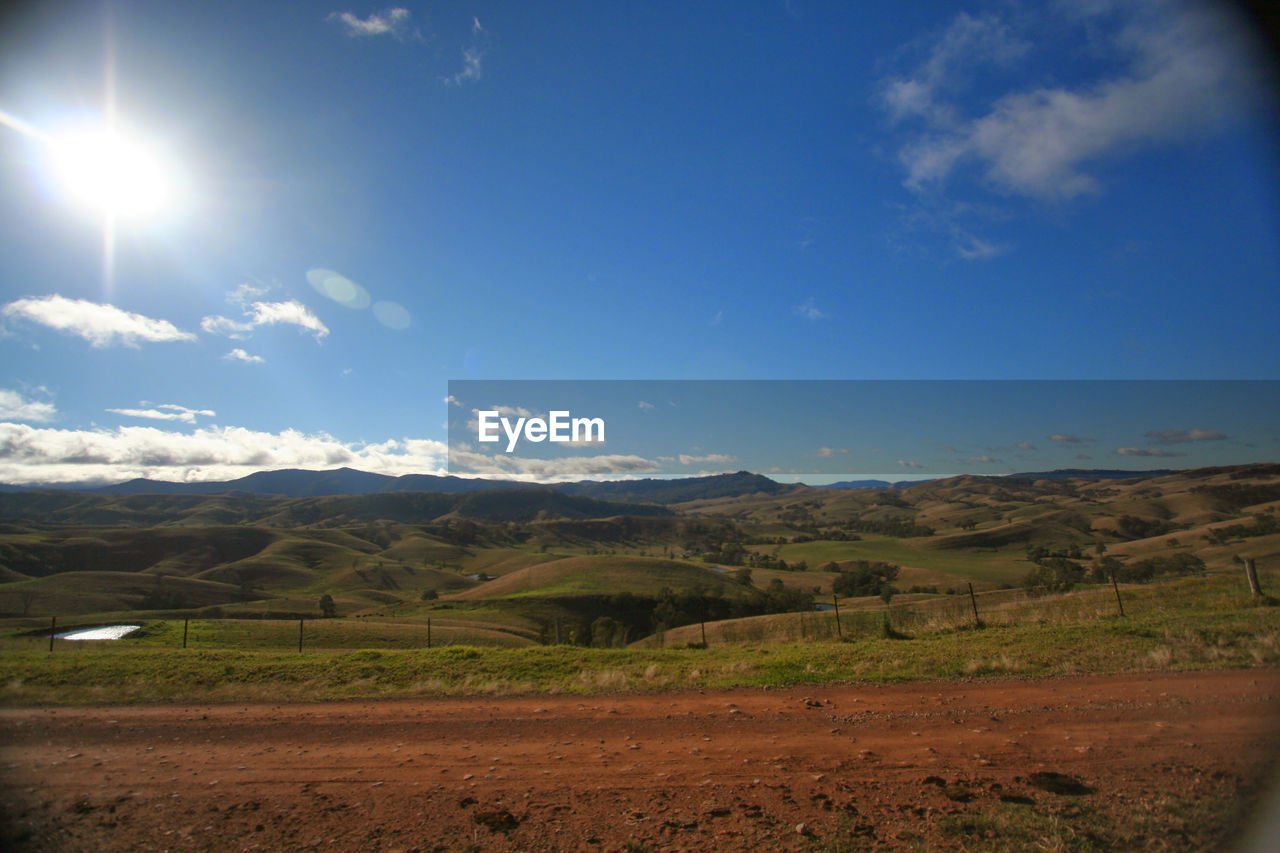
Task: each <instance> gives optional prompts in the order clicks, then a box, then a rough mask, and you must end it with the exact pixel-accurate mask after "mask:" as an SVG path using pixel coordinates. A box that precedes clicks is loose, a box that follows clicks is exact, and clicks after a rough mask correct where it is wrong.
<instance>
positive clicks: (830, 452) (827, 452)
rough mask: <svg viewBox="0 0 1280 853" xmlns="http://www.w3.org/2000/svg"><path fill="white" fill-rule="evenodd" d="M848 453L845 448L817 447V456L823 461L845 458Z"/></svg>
mask: <svg viewBox="0 0 1280 853" xmlns="http://www.w3.org/2000/svg"><path fill="white" fill-rule="evenodd" d="M848 453H849V450H848V448H845V447H839V448H836V447H819V448H818V455H819V456H821V457H822V458H823V459H831V458H832V457H834V456H846V455H848Z"/></svg>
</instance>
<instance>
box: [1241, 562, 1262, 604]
mask: <svg viewBox="0 0 1280 853" xmlns="http://www.w3.org/2000/svg"><path fill="white" fill-rule="evenodd" d="M1244 573H1245V576H1246V577H1247V578H1249V592H1251V593H1253V597H1254V598H1259V597H1261V595H1262V585H1261V584H1259V583H1258V567H1257V565H1255V564H1254V562H1253V557H1249V558H1247V559H1246V560H1245V561H1244Z"/></svg>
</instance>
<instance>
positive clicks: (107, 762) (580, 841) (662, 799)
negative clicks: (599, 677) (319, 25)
mask: <svg viewBox="0 0 1280 853" xmlns="http://www.w3.org/2000/svg"><path fill="white" fill-rule="evenodd" d="M0 744H2V746H0V759H2V762H3V763H2V765H0V767H2V768H3V778H2V779H0V797H2V801H3V809H4V815H3V818H4V826H3V827H2V828H0V831H2V832H3V835H2V836H0V846H4V847H5V848H6V849H11V850H12V849H22V850H36V849H44V850H86V851H88V850H92V851H112V850H312V849H314V850H352V851H354V850H360V851H374V850H384V851H391V850H401V851H410V850H421V851H428V850H463V849H467V848H468V847H469V846H470V847H471V849H478V850H486V851H487V850H581V849H600V850H714V849H725V850H773V849H807V848H809V847H812V846H818V847H820V846H821V844H822V842H823V841H824V840H830V839H832V838H833V837H835V833H837V831H839V832H840V833H843V836H842V837H846V838H852V839H855V841H854V843H855V844H865V845H867V846H868V847H870V846H873V845H874V844H875V843H876V842H879V843H883V844H885V845H887V846H889V847H893V848H898V847H907V848H910V847H911V846H913V845H919V846H925V845H928V846H931V847H934V848H938V847H941V848H943V849H946V848H950V847H955V848H956V849H959V846H960V844H961V842H962V841H965V840H966V839H967V842H968V843H969V844H970V849H972V847H973V844H974V843H975V840H976V843H977V845H978V846H979V847H981V846H984V845H986V844H988V843H989V844H990V846H998V845H999V844H1000V843H1002V833H1005V832H1006V828H1005V827H1004V826H1003V824H992V823H991V822H990V821H989V820H986V819H983V818H981V815H991V814H993V813H997V812H998V813H999V814H1001V815H1004V816H1006V817H1008V816H1010V815H1012V816H1013V818H1014V819H1015V820H1016V819H1017V815H1018V810H1019V809H1022V810H1026V811H1027V812H1028V818H1027V820H1029V821H1032V822H1034V821H1044V820H1057V821H1058V822H1059V823H1060V824H1061V823H1062V822H1064V821H1065V822H1066V825H1071V822H1072V821H1073V820H1083V819H1092V818H1091V816H1092V817H1097V816H1102V817H1105V816H1107V815H1112V816H1114V815H1124V816H1126V817H1125V820H1126V821H1127V824H1126V825H1129V826H1131V827H1132V826H1133V825H1137V826H1138V827H1139V830H1141V829H1142V826H1143V823H1142V822H1143V820H1149V822H1150V823H1151V827H1150V829H1149V830H1147V833H1148V834H1143V833H1142V832H1141V831H1139V832H1138V834H1137V835H1134V836H1131V837H1129V842H1130V843H1132V844H1133V845H1135V846H1145V845H1146V844H1148V843H1149V844H1152V845H1156V846H1160V845H1167V846H1169V847H1173V848H1181V849H1207V848H1212V847H1215V846H1216V847H1219V848H1230V847H1231V846H1232V845H1233V844H1234V843H1236V842H1235V841H1234V840H1233V835H1234V833H1235V830H1236V828H1237V827H1236V824H1235V823H1234V822H1228V823H1227V824H1226V825H1223V823H1222V821H1221V820H1218V821H1217V822H1216V823H1215V822H1214V821H1212V820H1210V821H1209V822H1208V825H1207V826H1199V827H1197V821H1196V819H1195V815H1196V813H1197V809H1198V808H1199V807H1200V805H1201V804H1203V803H1210V802H1222V801H1224V800H1226V799H1228V798H1235V799H1236V800H1237V801H1239V802H1242V803H1248V802H1251V801H1252V800H1253V799H1254V794H1255V793H1256V792H1257V791H1258V790H1259V789H1260V787H1261V786H1262V784H1263V783H1264V780H1266V779H1267V778H1268V777H1269V774H1270V772H1271V770H1272V768H1273V765H1274V759H1275V757H1276V755H1277V749H1278V748H1280V672H1278V671H1275V670H1248V671H1229V672H1210V673H1194V674H1154V675H1134V676H1108V677H1079V678H1062V679H1054V680H1034V681H1031V680H1028V681H1020V680H1007V681H981V682H946V683H927V684H912V685H897V686H845V687H825V688H808V689H786V690H739V691H732V692H725V693H711V692H708V693H705V694H704V693H697V692H694V693H679V694H661V695H653V696H600V697H589V698H581V697H564V696H560V697H535V698H513V699H507V698H503V699H485V698H470V699H439V700H434V699H433V700H423V701H393V702H392V701H389V702H370V703H333V704H316V705H278V706H272V705H256V706H248V707H244V706H235V705H233V706H206V707H193V706H163V707H156V706H151V707H108V708H84V709H22V710H4V711H0ZM993 810H996V811H995V812H993ZM973 816H978V817H973ZM1148 816H1150V817H1149V818H1148ZM967 820H971V822H970V823H966V821H967ZM1135 822H1136V823H1135ZM1201 823H1203V821H1201ZM800 824H803V826H799V827H798V825H800ZM1129 831H1132V829H1130V830H1129ZM1114 840H1115V839H1114V838H1113V839H1112V841H1113V842H1114ZM1010 843H1012V842H1010ZM846 849H847V848H846Z"/></svg>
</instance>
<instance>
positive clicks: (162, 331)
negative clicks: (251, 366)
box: [3, 293, 196, 348]
mask: <svg viewBox="0 0 1280 853" xmlns="http://www.w3.org/2000/svg"><path fill="white" fill-rule="evenodd" d="M3 313H4V316H6V317H17V318H21V319H24V320H29V321H31V322H33V323H39V324H40V325H42V326H48V327H49V328H50V329H55V330H57V331H59V332H70V333H71V334H73V335H79V336H80V337H82V338H84V339H85V340H86V341H88V342H89V344H90V345H91V346H94V347H106V346H111V345H113V344H120V345H122V346H127V347H134V348H136V347H137V346H138V342H139V341H147V342H151V343H163V342H168V341H194V340H195V339H196V336H195V335H194V334H192V333H191V332H184V331H182V330H181V329H179V328H178V327H177V326H175V325H173V324H172V323H170V322H169V321H168V320H157V319H155V318H152V317H145V316H143V315H142V314H134V313H133V312H131V311H124V310H122V309H120V308H117V307H115V306H114V305H106V304H102V303H98V302H89V301H87V300H84V299H67V298H66V297H65V296H60V295H58V294H56V293H55V294H53V295H52V296H42V297H39V298H36V299H19V300H16V301H14V302H10V303H9V304H8V305H6V306H4V309H3Z"/></svg>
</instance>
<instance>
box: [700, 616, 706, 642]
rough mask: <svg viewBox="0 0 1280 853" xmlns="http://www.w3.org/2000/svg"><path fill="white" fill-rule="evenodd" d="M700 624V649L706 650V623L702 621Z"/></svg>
mask: <svg viewBox="0 0 1280 853" xmlns="http://www.w3.org/2000/svg"><path fill="white" fill-rule="evenodd" d="M701 624H702V647H703V648H706V647H707V621H706V620H705V619H703V620H702V623H701Z"/></svg>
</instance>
